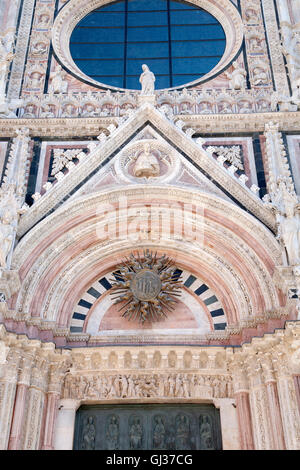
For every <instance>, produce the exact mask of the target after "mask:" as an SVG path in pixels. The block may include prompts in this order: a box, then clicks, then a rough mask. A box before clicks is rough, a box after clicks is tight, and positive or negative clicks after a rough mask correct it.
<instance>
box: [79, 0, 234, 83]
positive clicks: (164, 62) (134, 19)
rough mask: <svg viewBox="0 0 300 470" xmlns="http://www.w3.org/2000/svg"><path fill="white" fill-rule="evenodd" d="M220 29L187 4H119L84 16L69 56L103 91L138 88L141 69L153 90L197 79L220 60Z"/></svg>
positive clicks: (149, 0) (140, 0) (154, 0)
mask: <svg viewBox="0 0 300 470" xmlns="http://www.w3.org/2000/svg"><path fill="white" fill-rule="evenodd" d="M225 45H226V39H225V33H224V30H223V28H222V26H221V24H220V23H219V22H218V21H217V20H216V18H214V17H213V16H212V15H211V14H210V13H208V12H206V11H205V10H203V9H201V8H199V7H197V6H196V5H192V4H190V3H187V2H178V1H173V0H123V1H120V2H115V3H109V4H107V5H105V6H103V7H101V8H97V9H96V10H94V11H92V12H91V13H89V14H88V15H87V16H86V17H85V18H83V19H82V20H81V21H80V22H79V23H78V24H77V26H76V27H75V28H74V30H73V32H72V35H71V40H70V52H71V55H72V58H73V60H74V62H75V64H76V65H77V67H78V68H79V69H80V70H81V71H82V72H84V73H85V74H86V75H87V76H89V77H90V78H92V79H93V80H96V81H97V82H100V83H103V84H105V85H107V86H113V87H119V88H127V89H140V84H139V77H140V74H141V73H142V68H141V67H142V64H144V63H146V64H147V65H148V66H149V68H150V69H151V71H152V72H153V73H154V74H155V76H156V83H155V88H156V89H163V88H172V87H177V86H181V85H184V84H188V83H189V82H193V81H195V80H198V79H200V78H201V77H203V76H204V75H206V74H207V73H208V72H209V71H211V70H212V69H213V68H214V67H215V66H216V65H217V64H218V62H219V61H220V59H221V58H222V56H223V53H224V50H225Z"/></svg>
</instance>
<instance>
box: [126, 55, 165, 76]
mask: <svg viewBox="0 0 300 470" xmlns="http://www.w3.org/2000/svg"><path fill="white" fill-rule="evenodd" d="M143 64H144V59H131V60H127V73H128V75H137V74H139V75H140V74H141V73H142V65H143ZM147 65H148V67H150V69H151V70H152V71H153V73H154V74H155V76H156V75H159V74H167V75H168V74H169V73H170V71H169V60H168V59H148V60H147Z"/></svg>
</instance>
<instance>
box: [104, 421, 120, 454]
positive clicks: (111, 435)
mask: <svg viewBox="0 0 300 470" xmlns="http://www.w3.org/2000/svg"><path fill="white" fill-rule="evenodd" d="M119 434H120V431H119V420H118V418H117V416H114V415H113V416H110V417H109V419H108V425H107V430H106V443H107V449H108V450H116V449H118V448H119Z"/></svg>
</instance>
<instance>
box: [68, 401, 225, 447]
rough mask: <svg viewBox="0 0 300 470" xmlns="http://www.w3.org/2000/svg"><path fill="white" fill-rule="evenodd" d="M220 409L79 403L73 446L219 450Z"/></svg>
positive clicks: (195, 406) (204, 406) (211, 406)
mask: <svg viewBox="0 0 300 470" xmlns="http://www.w3.org/2000/svg"><path fill="white" fill-rule="evenodd" d="M221 448H222V441H221V431H220V418H219V412H218V410H217V409H216V408H215V407H214V406H213V405H203V404H201V405H183V404H181V405H180V406H179V405H176V404H174V405H112V406H106V405H103V406H100V405H95V406H82V407H81V408H80V409H79V411H78V412H77V418H76V427H75V439H74V449H76V450H139V449H153V450H219V449H221Z"/></svg>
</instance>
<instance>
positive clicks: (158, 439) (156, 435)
mask: <svg viewBox="0 0 300 470" xmlns="http://www.w3.org/2000/svg"><path fill="white" fill-rule="evenodd" d="M165 439H166V428H165V425H164V422H163V418H162V416H160V415H159V416H155V417H154V429H153V449H165V448H166V442H165Z"/></svg>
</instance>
